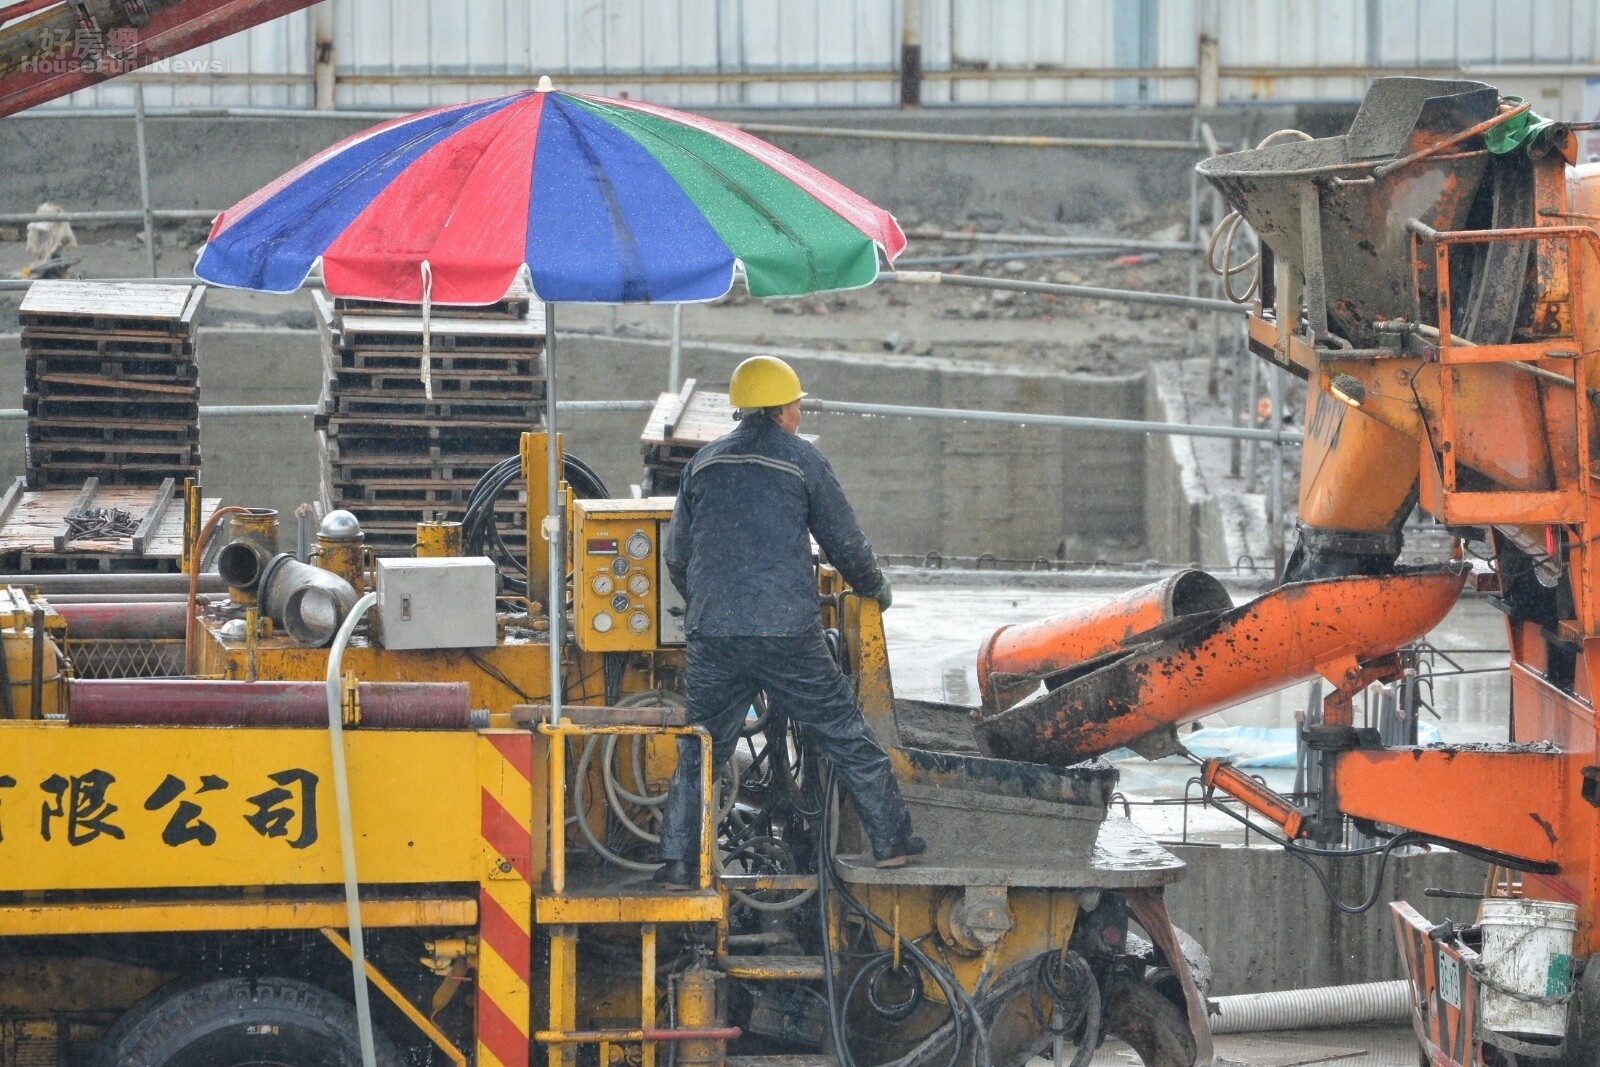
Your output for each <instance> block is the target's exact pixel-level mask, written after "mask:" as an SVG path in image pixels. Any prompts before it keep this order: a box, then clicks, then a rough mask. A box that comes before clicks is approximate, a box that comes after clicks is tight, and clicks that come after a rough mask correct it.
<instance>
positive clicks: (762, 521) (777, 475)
mask: <svg viewBox="0 0 1600 1067" xmlns="http://www.w3.org/2000/svg"><path fill="white" fill-rule="evenodd" d="M812 537H815V538H816V539H817V544H818V545H820V546H821V547H822V551H823V552H824V553H825V554H826V555H827V558H828V562H830V563H832V564H833V565H834V566H835V567H837V568H838V569H839V573H840V574H842V575H844V578H845V581H847V582H849V583H850V587H851V588H852V589H854V590H856V591H857V592H859V593H862V594H865V595H871V594H873V593H875V592H876V591H877V589H878V587H879V586H880V585H882V584H883V574H882V573H881V572H880V571H879V570H878V565H877V561H876V560H874V558H873V555H872V543H871V542H870V541H868V540H867V537H866V535H865V534H864V533H862V532H861V524H860V523H859V522H857V521H856V515H855V512H854V511H852V510H851V508H850V502H849V501H848V500H846V499H845V496H844V490H843V489H841V488H840V486H839V479H838V478H836V477H834V473H833V468H832V467H831V466H829V464H828V460H827V457H825V456H824V455H823V454H822V453H821V451H819V450H818V449H817V447H816V446H815V445H813V444H811V443H810V442H809V441H805V440H802V439H801V438H799V437H797V436H795V435H794V434H791V433H787V432H785V431H784V429H783V428H782V427H781V426H779V425H778V424H777V423H775V422H773V421H772V420H771V419H769V418H766V417H765V416H752V417H750V418H747V419H745V420H743V421H742V422H740V423H739V425H738V426H737V427H735V428H734V430H733V432H732V433H729V434H727V435H726V436H724V437H721V438H719V439H717V440H716V441H713V442H712V443H711V444H709V445H706V446H705V447H704V448H702V449H701V450H700V451H699V452H698V453H696V454H695V457H694V458H693V459H692V460H690V461H689V465H688V466H687V467H686V468H685V469H684V472H683V480H682V482H681V484H680V487H679V489H678V503H677V507H676V508H675V509H674V511H673V513H672V524H671V526H670V527H669V528H668V530H667V547H666V563H667V572H668V574H669V575H670V576H671V578H672V584H673V585H675V586H677V588H678V592H679V593H681V594H683V599H684V602H685V604H686V605H687V617H686V618H685V620H684V628H685V630H686V632H687V633H688V634H689V636H690V637H789V636H793V635H796V634H803V633H807V632H808V631H811V630H814V629H816V628H817V627H818V626H819V625H820V620H819V617H818V605H819V601H818V596H817V582H816V575H815V573H814V571H813V569H812V551H811V538H812Z"/></svg>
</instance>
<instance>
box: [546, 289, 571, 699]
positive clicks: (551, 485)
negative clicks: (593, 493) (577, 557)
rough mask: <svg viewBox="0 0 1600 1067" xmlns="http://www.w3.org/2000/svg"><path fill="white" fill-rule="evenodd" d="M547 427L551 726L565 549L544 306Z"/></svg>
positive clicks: (551, 335) (552, 334)
mask: <svg viewBox="0 0 1600 1067" xmlns="http://www.w3.org/2000/svg"><path fill="white" fill-rule="evenodd" d="M544 380H545V387H544V427H545V433H546V434H548V435H549V442H548V446H547V447H546V448H545V450H544V455H545V485H546V487H547V488H546V493H545V516H544V538H545V540H546V541H548V542H550V554H549V562H550V568H549V580H550V585H549V592H548V593H547V594H546V596H545V599H546V600H548V601H549V603H548V604H546V605H545V615H546V617H547V618H549V620H550V723H551V725H555V724H557V723H559V722H560V721H561V698H562V696H563V695H564V693H563V690H562V686H561V646H562V639H561V628H562V624H563V623H564V622H565V621H566V599H567V595H566V588H565V587H566V584H567V583H566V549H565V546H564V539H563V538H562V535H561V520H562V515H561V468H560V461H559V459H558V458H557V457H558V455H559V453H560V449H558V448H557V447H556V306H555V305H554V304H551V303H548V302H546V303H545V305H544Z"/></svg>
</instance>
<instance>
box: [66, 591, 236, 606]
mask: <svg viewBox="0 0 1600 1067" xmlns="http://www.w3.org/2000/svg"><path fill="white" fill-rule="evenodd" d="M46 599H48V600H49V601H50V606H51V607H53V608H59V607H61V605H63V604H182V603H184V602H185V601H187V600H188V599H189V598H188V597H186V596H184V595H183V594H182V593H52V594H50V596H49V597H47V598H46ZM195 603H197V604H210V603H211V598H210V597H208V596H202V597H196V598H195Z"/></svg>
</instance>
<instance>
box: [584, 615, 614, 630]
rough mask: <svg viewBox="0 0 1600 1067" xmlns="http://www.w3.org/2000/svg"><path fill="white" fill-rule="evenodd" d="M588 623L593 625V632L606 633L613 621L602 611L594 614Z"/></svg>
mask: <svg viewBox="0 0 1600 1067" xmlns="http://www.w3.org/2000/svg"><path fill="white" fill-rule="evenodd" d="M590 625H592V626H593V627H594V632H595V633H597V634H608V633H610V632H611V627H612V626H614V625H615V622H614V621H613V620H612V618H611V616H610V615H607V614H606V613H605V612H603V611H602V612H599V613H598V614H596V615H595V617H594V622H593V623H591V624H590Z"/></svg>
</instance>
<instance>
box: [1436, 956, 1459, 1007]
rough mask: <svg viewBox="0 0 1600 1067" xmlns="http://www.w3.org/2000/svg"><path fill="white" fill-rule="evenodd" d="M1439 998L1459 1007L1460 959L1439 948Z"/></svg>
mask: <svg viewBox="0 0 1600 1067" xmlns="http://www.w3.org/2000/svg"><path fill="white" fill-rule="evenodd" d="M1438 970H1439V999H1440V1000H1443V1001H1444V1002H1445V1003H1446V1004H1448V1005H1450V1006H1451V1007H1452V1008H1455V1009H1456V1010H1458V1011H1459V1010H1460V1009H1461V961H1460V960H1458V959H1455V958H1453V957H1451V956H1447V955H1445V953H1444V950H1443V949H1440V950H1439V967H1438Z"/></svg>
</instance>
